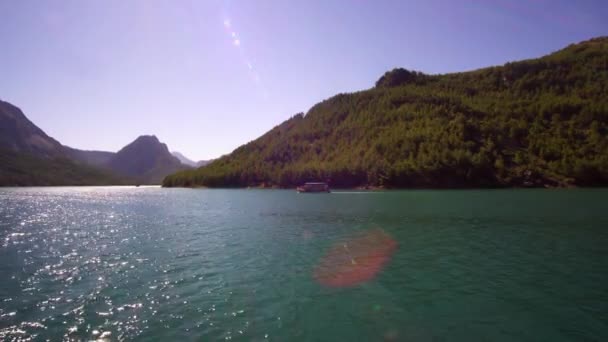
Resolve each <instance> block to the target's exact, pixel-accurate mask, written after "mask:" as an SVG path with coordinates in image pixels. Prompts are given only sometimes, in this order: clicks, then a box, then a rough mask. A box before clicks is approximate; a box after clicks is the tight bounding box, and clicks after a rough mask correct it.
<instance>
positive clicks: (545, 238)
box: [0, 187, 608, 341]
mask: <svg viewBox="0 0 608 342" xmlns="http://www.w3.org/2000/svg"><path fill="white" fill-rule="evenodd" d="M606 198H608V191H606V190H597V191H587V190H573V191H517V190H516V191H452V192H444V191H405V192H382V193H374V195H373V196H365V195H360V194H352V196H350V195H349V194H348V193H346V192H345V193H344V194H340V195H339V196H338V195H336V196H334V195H333V194H329V195H326V196H304V195H298V194H297V193H295V192H293V191H273V190H267V191H262V190H250V191H240V190H190V189H160V188H143V187H142V188H111V187H110V188H29V189H0V261H1V262H0V340H7V341H12V340H15V341H16V340H28V339H34V340H51V341H57V340H99V339H101V340H111V341H115V340H141V341H150V340H156V341H174V340H187V341H190V340H205V341H207V340H209V341H217V340H241V341H264V340H275V341H334V340H338V341H348V340H352V341H360V340H370V341H382V340H387V341H410V340H411V341H432V340H450V341H453V340H456V341H458V340H461V341H470V340H529V341H540V340H543V341H544V340H551V341H560V340H561V341H570V340H597V341H600V340H606V339H607V336H608V317H607V316H606V312H608V290H607V288H606V284H608V273H606V272H605V270H606V269H608V244H607V243H606V241H608V230H607V229H606V227H608V208H607V207H606V206H607V202H606V201H605V199H606ZM374 227H380V228H374ZM397 246H399V248H397Z"/></svg>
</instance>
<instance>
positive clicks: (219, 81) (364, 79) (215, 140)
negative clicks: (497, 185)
mask: <svg viewBox="0 0 608 342" xmlns="http://www.w3.org/2000/svg"><path fill="white" fill-rule="evenodd" d="M607 18H608V1H606V0H598V1H590V0H576V1H573V0H527V1H525V0H520V1H517V0H510V1H509V0H487V1H484V0H463V1H457V0H445V1H437V0H420V1H413V0H412V1H407V0H400V1H381V0H374V1H372V0H349V1H334V0H319V1H312V0H303V1H295V0H294V1H286V0H277V1H269V0H256V1H253V0H247V1H225V0H224V1H221V0H188V1H186V0H184V1H181V0H166V1H153V0H103V1H102V0H98V1H93V0H91V1H82V0H74V1H61V0H57V1H33V0H23V1H12V0H0V46H1V49H0V98H1V99H3V100H6V101H9V102H11V103H13V104H15V105H17V106H19V107H21V109H23V111H24V112H25V114H26V115H27V116H28V117H29V118H30V119H31V120H32V121H33V122H34V123H35V124H37V125H38V126H39V127H40V128H42V129H43V130H45V131H46V132H47V133H48V134H49V135H51V136H52V137H54V138H56V139H57V140H59V141H60V142H62V143H63V144H66V145H69V146H73V147H77V148H81V149H97V150H109V151H117V150H118V149H120V148H121V147H122V146H124V145H126V144H127V143H129V142H131V141H132V140H134V139H135V138H136V137H137V136H139V135H141V134H155V135H156V136H157V137H159V139H160V140H161V141H163V142H165V143H167V144H168V145H169V148H170V149H171V150H176V151H180V152H182V153H184V154H185V155H186V156H188V157H190V158H192V159H196V160H198V159H207V158H213V157H218V156H220V155H222V154H225V153H229V152H231V151H232V150H233V149H234V148H236V147H238V146H239V145H241V144H243V143H246V142H248V141H250V140H253V139H255V138H256V137H258V136H260V135H261V134H263V133H264V132H266V131H267V130H269V129H270V128H272V127H273V126H275V125H277V124H279V123H280V122H282V121H283V120H285V119H287V118H289V117H290V116H292V115H293V114H296V113H298V112H306V111H307V110H308V109H309V108H310V107H311V106H312V105H314V104H315V103H316V102H318V101H320V100H323V99H325V98H328V97H330V96H332V95H334V94H337V93H340V92H350V91H356V90H361V89H365V88H369V87H371V86H372V85H373V84H374V82H375V81H376V80H377V79H378V78H379V77H380V76H381V75H382V74H383V73H384V72H385V71H387V70H389V69H392V68H394V67H406V68H410V69H416V70H420V71H423V72H426V73H446V72H453V71H464V70H470V69H476V68H479V67H484V66H489V65H496V64H502V63H505V62H507V61H513V60H518V59H523V58H531V57H538V56H541V55H544V54H547V53H550V52H552V51H555V50H557V49H560V48H562V47H565V46H566V45H568V44H570V43H574V42H578V41H581V40H585V39H589V38H591V37H594V36H601V35H608V19H607Z"/></svg>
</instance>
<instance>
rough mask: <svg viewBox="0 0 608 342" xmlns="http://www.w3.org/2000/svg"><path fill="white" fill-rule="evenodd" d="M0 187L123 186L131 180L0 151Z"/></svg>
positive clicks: (65, 160) (70, 162) (60, 160)
mask: <svg viewBox="0 0 608 342" xmlns="http://www.w3.org/2000/svg"><path fill="white" fill-rule="evenodd" d="M0 165H2V167H0V186H43V185H110V184H111V185H122V184H133V183H132V181H129V180H127V179H124V178H122V177H117V176H115V175H113V174H111V173H110V172H106V171H104V170H100V169H98V168H95V167H92V166H88V165H84V164H81V163H78V162H75V161H73V160H71V159H69V158H66V157H52V158H42V157H39V156H35V155H32V154H29V153H23V152H19V153H18V152H14V151H10V150H6V149H0Z"/></svg>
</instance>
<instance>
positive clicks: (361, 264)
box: [313, 229, 397, 287]
mask: <svg viewBox="0 0 608 342" xmlns="http://www.w3.org/2000/svg"><path fill="white" fill-rule="evenodd" d="M396 249H397V242H396V241H395V240H393V239H392V238H391V236H390V235H388V234H387V233H386V232H385V231H384V230H382V229H373V230H370V231H368V232H367V233H366V234H364V235H363V236H360V237H356V238H353V239H350V240H348V241H345V242H340V243H338V244H335V245H334V246H333V247H332V248H330V249H329V251H328V252H327V253H326V254H325V256H324V257H323V258H322V259H321V261H320V262H319V264H318V265H317V266H316V267H315V269H314V271H313V277H314V278H315V279H316V280H317V282H319V283H320V284H321V285H324V286H329V287H349V286H354V285H358V284H360V283H363V282H366V281H369V280H372V279H373V278H374V277H375V276H376V275H377V274H378V273H379V272H380V271H381V270H382V268H383V267H384V266H385V265H386V264H387V263H388V262H389V261H390V259H391V256H392V254H393V253H394V251H395V250H396Z"/></svg>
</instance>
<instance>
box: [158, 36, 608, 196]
mask: <svg viewBox="0 0 608 342" xmlns="http://www.w3.org/2000/svg"><path fill="white" fill-rule="evenodd" d="M607 94H608V38H596V39H592V40H589V41H585V42H582V43H579V44H573V45H570V46H568V47H567V48H565V49H563V50H560V51H558V52H556V53H553V54H550V55H548V56H545V57H542V58H539V59H531V60H525V61H520V62H515V63H508V64H506V65H504V66H500V67H491V68H485V69H480V70H476V71H471V72H463V73H454V74H446V75H425V74H422V73H418V72H410V71H407V70H403V69H396V70H393V71H390V72H387V73H386V74H385V75H384V76H382V77H381V78H380V79H379V80H378V82H377V83H376V86H375V87H374V88H372V89H369V90H365V91H361V92H357V93H352V94H340V95H337V96H334V97H332V98H330V99H328V100H325V101H323V102H321V103H319V104H317V105H315V106H314V107H312V108H311V109H310V111H309V112H308V113H306V115H303V114H298V115H296V116H294V117H292V118H291V119H289V120H287V121H285V122H283V123H282V124H280V125H278V126H276V127H275V128H273V129H272V130H270V131H269V132H268V133H266V134H264V135H263V136H261V137H260V138H258V139H256V140H254V141H252V142H250V143H247V144H245V145H243V146H241V147H239V148H237V149H236V150H235V151H234V152H233V153H231V154H230V155H227V156H224V157H222V158H219V159H218V160H216V161H214V162H213V163H211V164H210V165H208V166H206V167H203V168H200V169H198V170H191V171H185V172H180V173H176V174H174V175H171V176H168V177H166V178H165V180H164V183H163V184H164V186H169V187H170V186H210V187H228V186H254V185H260V184H264V185H279V186H284V187H290V186H294V185H297V184H300V183H302V182H304V181H307V180H329V181H330V182H331V185H332V186H334V187H339V186H344V187H350V186H361V185H376V186H388V187H441V188H444V187H447V188H456V187H501V186H569V185H579V186H597V185H607V184H608V138H607V132H608V96H607Z"/></svg>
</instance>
